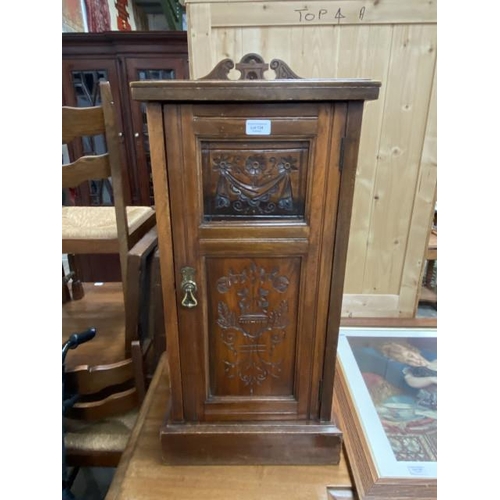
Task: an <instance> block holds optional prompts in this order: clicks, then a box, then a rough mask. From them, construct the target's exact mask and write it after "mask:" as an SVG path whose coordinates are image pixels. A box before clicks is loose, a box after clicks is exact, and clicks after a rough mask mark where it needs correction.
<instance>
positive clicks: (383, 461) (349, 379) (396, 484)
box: [334, 327, 437, 500]
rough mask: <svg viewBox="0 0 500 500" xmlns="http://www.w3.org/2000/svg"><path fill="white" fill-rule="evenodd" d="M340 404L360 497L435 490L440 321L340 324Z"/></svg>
mask: <svg viewBox="0 0 500 500" xmlns="http://www.w3.org/2000/svg"><path fill="white" fill-rule="evenodd" d="M334 408H335V412H336V416H337V420H338V423H339V427H340V428H341V430H342V431H343V435H344V446H345V451H346V453H347V457H348V459H349V462H350V465H351V469H352V473H353V479H354V482H355V486H356V491H357V494H358V497H359V500H390V499H393V500H396V499H397V500H407V499H408V500H409V499H419V500H432V499H436V498H437V329H436V328H385V327H380V328H372V327H366V328H358V327H342V328H341V329H340V335H339V344H338V357H337V363H336V378H335V388H334Z"/></svg>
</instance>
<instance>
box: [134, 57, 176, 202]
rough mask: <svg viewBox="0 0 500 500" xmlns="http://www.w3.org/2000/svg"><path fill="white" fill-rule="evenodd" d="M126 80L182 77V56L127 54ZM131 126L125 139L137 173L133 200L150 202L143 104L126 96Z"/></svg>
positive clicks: (150, 186) (152, 196)
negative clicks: (134, 158) (153, 56)
mask: <svg viewBox="0 0 500 500" xmlns="http://www.w3.org/2000/svg"><path fill="white" fill-rule="evenodd" d="M126 66H127V78H128V81H129V82H131V81H138V80H174V79H183V78H184V77H185V74H184V62H183V60H182V59H180V58H179V59H168V58H127V61H126ZM130 109H131V115H132V124H133V127H132V128H133V130H130V131H129V136H130V137H129V139H130V141H131V144H134V148H135V156H136V170H135V175H136V176H137V178H136V182H135V186H136V189H135V192H134V193H133V194H132V196H133V201H134V204H140V205H154V194H153V180H152V176H151V156H150V149H149V137H148V126H147V121H146V104H145V103H140V102H137V101H133V100H130Z"/></svg>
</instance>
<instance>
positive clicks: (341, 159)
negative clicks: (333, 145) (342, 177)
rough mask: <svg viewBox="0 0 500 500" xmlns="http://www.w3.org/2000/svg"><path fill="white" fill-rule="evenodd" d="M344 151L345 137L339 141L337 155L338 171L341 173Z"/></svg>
mask: <svg viewBox="0 0 500 500" xmlns="http://www.w3.org/2000/svg"><path fill="white" fill-rule="evenodd" d="M344 149H345V137H342V138H341V139H340V153H339V170H340V171H341V172H342V169H343V168H344Z"/></svg>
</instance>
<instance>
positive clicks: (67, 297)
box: [62, 266, 71, 304]
mask: <svg viewBox="0 0 500 500" xmlns="http://www.w3.org/2000/svg"><path fill="white" fill-rule="evenodd" d="M70 300H71V294H70V293H69V287H68V280H67V279H66V275H65V273H64V266H62V303H63V304H66V302H69V301H70Z"/></svg>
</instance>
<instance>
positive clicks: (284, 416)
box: [130, 54, 380, 464]
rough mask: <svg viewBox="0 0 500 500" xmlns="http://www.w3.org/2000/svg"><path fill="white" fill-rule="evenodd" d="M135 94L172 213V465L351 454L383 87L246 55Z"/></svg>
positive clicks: (166, 288) (158, 196) (168, 300)
mask: <svg viewBox="0 0 500 500" xmlns="http://www.w3.org/2000/svg"><path fill="white" fill-rule="evenodd" d="M233 69H234V72H235V73H236V74H238V71H239V74H240V79H239V80H234V79H233V78H234V77H232V75H231V79H230V78H229V73H230V71H231V70H233ZM273 70H274V72H275V79H274V80H270V79H267V78H268V77H267V75H268V73H270V74H272V71H273ZM264 74H265V75H266V76H264ZM236 77H237V76H236ZM130 87H131V95H132V98H133V99H136V100H137V101H140V102H145V103H146V112H147V123H148V130H149V141H150V149H151V160H152V173H153V186H154V197H155V202H156V211H157V224H158V239H159V249H160V267H161V279H162V288H163V300H164V308H165V318H166V324H165V327H166V335H167V340H166V342H167V356H168V361H169V370H170V379H171V395H172V397H171V404H170V406H169V408H168V410H167V413H166V416H165V424H164V425H163V427H162V428H161V431H160V436H161V447H162V452H163V458H164V460H165V461H166V462H167V463H171V464H239V463H242V464H243V463H256V464H266V463H267V464H270V463H274V464H322V463H323V464H335V463H338V461H339V457H340V448H341V438H342V434H341V432H340V431H339V429H338V427H337V426H336V423H335V420H334V408H333V407H332V399H333V382H334V373H335V359H336V346H337V338H338V329H339V322H340V311H341V301H342V289H343V282H344V268H345V260H346V252H347V243H348V235H349V224H350V217H351V206H352V196H353V190H354V177H355V172H356V162H357V154H358V145H359V137H360V130H361V119H362V113H363V105H364V101H366V100H372V99H377V97H378V93H379V87H380V83H379V82H374V81H370V80H336V79H320V80H307V79H300V78H298V77H297V75H295V74H294V73H293V72H292V71H291V70H290V68H289V67H288V66H287V65H286V64H285V63H283V62H282V61H280V60H277V59H274V60H273V61H271V62H270V63H269V64H266V63H264V61H263V60H262V58H261V57H260V56H259V55H257V54H247V55H246V56H244V57H243V58H242V59H241V61H240V62H239V63H238V64H236V65H234V63H233V61H231V60H229V59H227V60H224V61H221V62H220V63H219V64H218V65H217V66H216V67H215V68H214V70H213V71H212V72H211V73H210V74H209V75H207V76H206V77H205V78H202V79H200V80H196V81H194V80H191V81H188V80H184V81H182V80H177V81H174V80H171V81H137V82H132V83H131V84H130Z"/></svg>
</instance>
